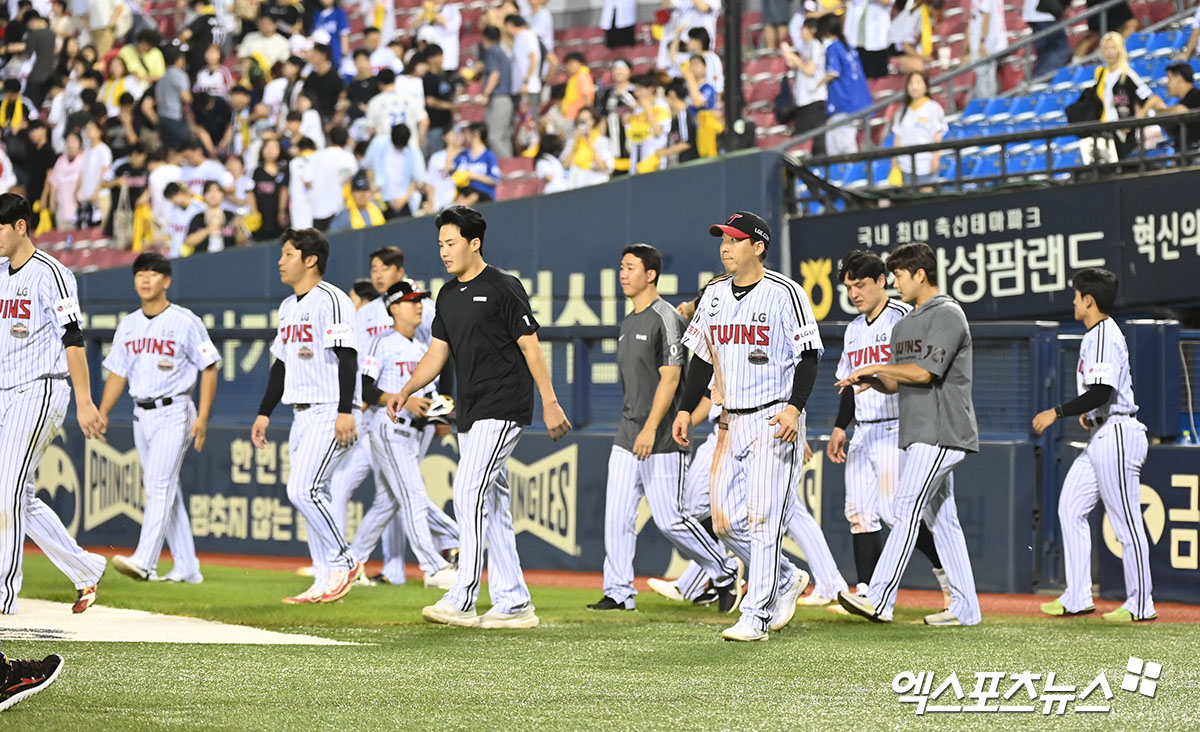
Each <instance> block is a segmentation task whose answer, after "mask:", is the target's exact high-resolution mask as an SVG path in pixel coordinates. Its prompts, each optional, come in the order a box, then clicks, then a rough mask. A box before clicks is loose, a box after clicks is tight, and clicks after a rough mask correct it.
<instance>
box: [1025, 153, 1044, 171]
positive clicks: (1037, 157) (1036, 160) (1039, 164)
mask: <svg viewBox="0 0 1200 732" xmlns="http://www.w3.org/2000/svg"><path fill="white" fill-rule="evenodd" d="M1028 158H1029V166H1028V167H1027V168H1026V169H1025V172H1026V173H1044V172H1046V153H1045V148H1042V152H1036V151H1035V152H1031V153H1029V155H1028Z"/></svg>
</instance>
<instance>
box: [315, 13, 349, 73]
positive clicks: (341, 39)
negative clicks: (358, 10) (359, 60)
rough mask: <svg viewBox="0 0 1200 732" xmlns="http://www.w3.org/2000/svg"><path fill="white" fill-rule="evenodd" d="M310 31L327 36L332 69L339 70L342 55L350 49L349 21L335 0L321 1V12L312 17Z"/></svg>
mask: <svg viewBox="0 0 1200 732" xmlns="http://www.w3.org/2000/svg"><path fill="white" fill-rule="evenodd" d="M312 29H313V31H314V32H315V31H318V30H323V31H325V32H326V33H328V34H329V47H330V48H331V49H333V68H335V69H339V68H341V66H342V53H343V52H344V51H345V50H346V49H348V48H349V47H350V19H349V18H348V17H346V11H345V10H343V9H342V8H341V7H339V6H338V4H337V0H321V10H320V11H319V12H318V13H317V14H316V16H314V17H313V25H312Z"/></svg>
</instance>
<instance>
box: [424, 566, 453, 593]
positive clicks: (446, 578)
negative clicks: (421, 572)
mask: <svg viewBox="0 0 1200 732" xmlns="http://www.w3.org/2000/svg"><path fill="white" fill-rule="evenodd" d="M456 579H458V570H457V569H455V568H454V567H451V566H450V565H446V566H445V567H442V568H441V569H439V570H438V571H436V572H434V573H433V574H427V575H425V586H426V587H433V588H436V589H439V590H448V589H450V588H451V587H454V581H455V580H456Z"/></svg>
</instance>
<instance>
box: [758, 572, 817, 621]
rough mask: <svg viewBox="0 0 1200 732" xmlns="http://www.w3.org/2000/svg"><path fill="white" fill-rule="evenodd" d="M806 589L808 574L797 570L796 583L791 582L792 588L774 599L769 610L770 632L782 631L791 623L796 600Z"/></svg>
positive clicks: (794, 612)
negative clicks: (773, 603)
mask: <svg viewBox="0 0 1200 732" xmlns="http://www.w3.org/2000/svg"><path fill="white" fill-rule="evenodd" d="M806 587H808V572H805V571H804V570H803V569H797V570H796V581H795V582H792V586H791V587H789V588H788V589H787V591H785V592H784V593H783V594H781V595H780V596H779V597H777V598H775V605H774V606H773V607H772V608H771V623H770V624H769V625H768V626H767V627H768V628H769V629H770V630H783V629H784V628H786V627H787V624H788V623H790V622H792V617H793V616H795V614H796V599H797V598H798V597H800V593H801V592H804V589H805V588H806Z"/></svg>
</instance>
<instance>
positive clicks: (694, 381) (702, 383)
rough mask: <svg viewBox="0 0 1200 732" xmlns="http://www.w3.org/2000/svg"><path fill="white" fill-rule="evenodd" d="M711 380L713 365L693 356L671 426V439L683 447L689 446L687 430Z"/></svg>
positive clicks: (697, 356)
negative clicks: (677, 409)
mask: <svg viewBox="0 0 1200 732" xmlns="http://www.w3.org/2000/svg"><path fill="white" fill-rule="evenodd" d="M712 378H713V365H712V364H711V363H709V362H708V361H706V360H705V359H703V358H702V357H700V356H699V355H695V356H693V357H692V361H691V363H689V364H688V368H687V376H686V377H685V378H684V382H683V397H682V398H681V399H680V400H679V412H678V413H677V414H676V415H675V423H674V424H673V425H671V437H673V438H674V439H675V442H677V443H679V444H680V445H682V446H683V447H687V446H688V445H690V444H691V443H690V442H689V441H688V428H689V427H691V424H692V413H694V412H697V411H699V410H698V409H697V407H699V406H700V402H701V400H703V399H705V392H706V391H708V385H709V384H710V383H711V382H712ZM710 403H711V402H710ZM702 414H706V413H702Z"/></svg>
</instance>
